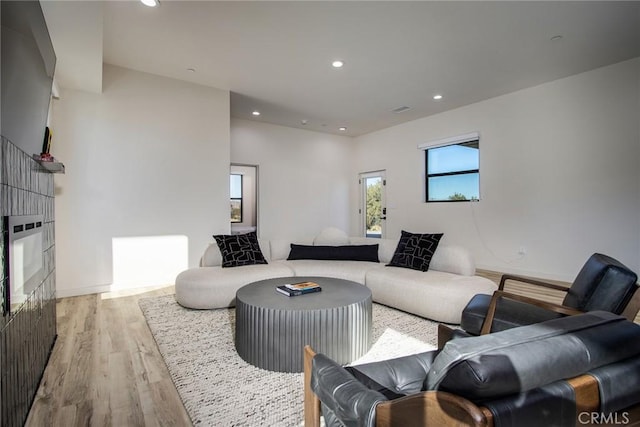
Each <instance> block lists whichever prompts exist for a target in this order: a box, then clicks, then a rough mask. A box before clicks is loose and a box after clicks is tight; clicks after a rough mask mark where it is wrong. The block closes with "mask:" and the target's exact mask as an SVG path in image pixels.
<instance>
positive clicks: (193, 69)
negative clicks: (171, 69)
mask: <svg viewBox="0 0 640 427" xmlns="http://www.w3.org/2000/svg"><path fill="white" fill-rule="evenodd" d="M187 71H188V72H190V73H195V72H196V69H195V68H187Z"/></svg>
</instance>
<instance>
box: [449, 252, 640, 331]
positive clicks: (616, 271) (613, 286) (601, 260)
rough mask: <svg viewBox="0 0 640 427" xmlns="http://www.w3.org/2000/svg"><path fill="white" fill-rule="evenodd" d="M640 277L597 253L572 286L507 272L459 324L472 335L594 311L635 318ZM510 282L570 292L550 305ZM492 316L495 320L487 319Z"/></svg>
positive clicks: (639, 299)
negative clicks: (520, 292)
mask: <svg viewBox="0 0 640 427" xmlns="http://www.w3.org/2000/svg"><path fill="white" fill-rule="evenodd" d="M637 280H638V276H637V275H636V274H635V273H634V272H633V271H631V270H630V269H628V268H627V267H625V266H624V265H623V264H622V263H620V262H619V261H617V260H615V259H614V258H611V257H610V256H607V255H603V254H598V253H596V254H593V255H591V257H589V259H588V260H587V262H586V263H585V264H584V266H583V267H582V269H581V270H580V272H579V273H578V275H577V276H576V278H575V280H574V282H573V284H572V285H571V287H570V288H565V287H563V286H558V285H554V284H551V283H546V282H542V281H540V280H534V279H531V278H527V277H521V276H514V275H504V276H502V279H501V280H500V286H499V288H498V290H497V291H495V292H494V294H493V296H490V295H483V294H479V295H476V296H475V297H473V298H472V299H471V301H469V303H468V304H467V306H466V307H465V308H464V310H463V311H462V320H461V324H460V326H461V327H462V329H463V330H464V331H466V332H467V334H469V335H480V334H485V333H489V332H497V331H503V330H505V329H510V328H514V327H517V326H524V325H530V324H533V323H538V322H542V321H545V320H550V319H554V318H558V317H562V316H564V315H571V314H577V313H581V312H587V311H593V310H603V311H609V312H611V313H615V314H620V315H622V316H624V317H626V318H627V319H629V320H633V319H634V318H635V317H636V315H637V314H638V310H640V292H636V291H637V289H638V285H637ZM508 281H516V282H524V283H528V284H530V285H535V286H540V287H545V288H550V289H555V290H558V291H564V292H566V293H567V294H566V296H565V298H564V300H563V302H562V305H558V304H551V303H548V302H544V301H539V300H536V299H533V298H529V297H525V296H522V295H516V294H513V293H510V292H507V291H505V284H506V283H507V282H508ZM490 317H491V318H492V320H491V321H488V320H489V318H490ZM489 324H491V328H489V326H488V325H489ZM441 330H442V329H441ZM441 341H442V340H441ZM444 341H446V339H445V340H444Z"/></svg>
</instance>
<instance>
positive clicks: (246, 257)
mask: <svg viewBox="0 0 640 427" xmlns="http://www.w3.org/2000/svg"><path fill="white" fill-rule="evenodd" d="M213 238H214V239H216V243H218V247H219V248H220V253H221V254H222V267H240V266H243V265H253V264H267V260H266V259H264V256H263V255H262V251H261V250H260V245H259V244H258V236H257V235H256V233H255V231H252V232H250V233H247V234H232V235H226V234H224V235H223V234H220V235H215V236H213Z"/></svg>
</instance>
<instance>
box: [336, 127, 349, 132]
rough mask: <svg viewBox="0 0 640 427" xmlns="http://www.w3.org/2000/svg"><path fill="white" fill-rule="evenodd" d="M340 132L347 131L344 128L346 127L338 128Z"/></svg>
mask: <svg viewBox="0 0 640 427" xmlns="http://www.w3.org/2000/svg"><path fill="white" fill-rule="evenodd" d="M338 130H339V131H342V132H344V131H345V130H347V128H346V127H344V126H341V127H339V128H338Z"/></svg>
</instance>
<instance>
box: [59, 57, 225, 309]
mask: <svg viewBox="0 0 640 427" xmlns="http://www.w3.org/2000/svg"><path fill="white" fill-rule="evenodd" d="M52 127H53V135H54V137H53V145H52V154H53V155H54V156H55V157H57V158H59V159H60V160H61V161H63V162H64V163H65V164H66V175H61V176H57V177H56V246H57V251H56V253H57V262H56V267H57V278H58V280H57V283H58V287H57V291H58V296H59V297H60V296H68V295H75V294H83V293H91V292H97V291H101V290H106V289H110V288H112V287H114V286H115V287H138V286H145V285H150V284H154V285H157V284H161V283H159V282H161V281H166V282H165V283H173V279H174V278H175V274H177V272H178V271H180V270H181V269H185V268H187V267H188V266H197V264H198V260H199V258H200V256H201V255H202V252H203V250H204V248H205V247H206V245H207V243H208V242H209V241H210V240H211V235H212V234H214V233H228V232H229V162H230V160H229V92H228V91H222V90H217V89H213V88H208V87H204V86H199V85H195V84H191V83H186V82H181V81H178V80H173V79H168V78H164V77H159V76H155V75H151V74H145V73H140V72H136V71H132V70H128V69H124V68H119V67H114V66H108V65H105V67H104V92H103V93H102V94H94V93H87V92H82V91H74V90H63V91H62V94H61V99H60V100H59V101H56V102H55V104H54V113H53V123H52ZM136 266H137V268H136ZM116 269H117V270H118V271H114V270H116ZM134 270H135V271H134ZM145 277H146V278H148V279H147V280H146V281H145ZM114 282H118V283H114ZM147 282H148V283H147Z"/></svg>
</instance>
